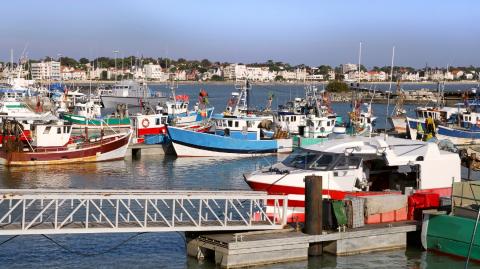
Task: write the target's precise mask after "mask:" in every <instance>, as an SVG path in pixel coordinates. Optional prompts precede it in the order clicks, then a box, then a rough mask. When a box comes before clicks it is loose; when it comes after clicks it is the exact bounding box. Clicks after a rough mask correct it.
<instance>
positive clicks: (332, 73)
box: [328, 70, 335, 80]
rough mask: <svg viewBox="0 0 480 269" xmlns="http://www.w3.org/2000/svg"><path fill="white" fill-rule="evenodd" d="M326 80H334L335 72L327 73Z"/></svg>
mask: <svg viewBox="0 0 480 269" xmlns="http://www.w3.org/2000/svg"><path fill="white" fill-rule="evenodd" d="M328 80H335V70H330V71H328Z"/></svg>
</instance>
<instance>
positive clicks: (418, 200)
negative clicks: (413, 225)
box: [408, 193, 440, 220]
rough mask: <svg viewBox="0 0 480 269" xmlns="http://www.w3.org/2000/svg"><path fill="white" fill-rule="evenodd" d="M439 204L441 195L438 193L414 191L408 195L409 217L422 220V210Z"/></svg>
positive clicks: (436, 206)
mask: <svg viewBox="0 0 480 269" xmlns="http://www.w3.org/2000/svg"><path fill="white" fill-rule="evenodd" d="M439 206H440V195H439V194H438V193H414V194H412V195H410V196H409V197H408V219H410V220H412V219H415V220H421V219H422V210H424V209H432V208H438V207H439Z"/></svg>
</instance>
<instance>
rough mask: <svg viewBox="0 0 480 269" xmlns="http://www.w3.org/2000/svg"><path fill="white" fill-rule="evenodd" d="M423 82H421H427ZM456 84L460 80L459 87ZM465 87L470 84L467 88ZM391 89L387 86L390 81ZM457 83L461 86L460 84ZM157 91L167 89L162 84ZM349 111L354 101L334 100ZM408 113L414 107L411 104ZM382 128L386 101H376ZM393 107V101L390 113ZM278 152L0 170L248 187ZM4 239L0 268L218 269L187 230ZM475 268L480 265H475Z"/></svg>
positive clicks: (4, 176)
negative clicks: (199, 256) (192, 245)
mask: <svg viewBox="0 0 480 269" xmlns="http://www.w3.org/2000/svg"><path fill="white" fill-rule="evenodd" d="M422 86H424V85H422ZM457 86H458V85H457ZM463 86H464V88H462V89H468V88H469V87H471V85H463ZM386 87H388V85H387V86H386ZM458 87H459V86H458ZM154 88H156V89H158V90H162V91H165V92H167V91H168V89H167V88H166V87H165V86H162V85H157V86H154ZM200 88H204V89H205V90H207V91H208V93H209V97H210V98H209V99H210V103H211V105H213V106H215V108H216V109H215V111H216V112H221V111H222V110H223V108H224V107H225V104H226V101H227V98H228V97H229V95H230V92H232V91H234V89H233V87H232V85H216V84H213V85H196V84H194V85H180V86H179V88H178V89H177V94H189V95H190V96H191V103H194V102H195V101H196V98H197V96H198V91H199V90H200ZM269 93H273V94H274V95H275V98H274V102H273V107H276V106H277V105H278V104H282V103H284V102H285V101H287V100H289V99H290V93H291V98H294V97H295V96H303V87H301V86H294V85H291V86H290V85H287V86H283V85H282V86H278V85H271V86H266V85H262V86H258V87H255V86H254V88H253V89H252V100H253V101H254V103H253V105H254V106H257V107H263V106H265V104H266V101H267V96H268V95H269ZM333 108H334V110H335V111H336V112H337V113H339V114H341V115H342V116H344V117H345V116H346V112H347V111H349V110H350V106H349V104H334V105H333ZM407 108H408V110H409V113H411V111H412V109H413V107H407ZM373 109H374V113H375V114H376V116H378V117H379V119H378V124H377V127H379V128H383V126H384V123H385V115H386V110H387V109H386V105H380V104H378V105H374V106H373ZM391 109H393V105H392V106H390V110H391ZM278 158H282V157H281V156H278V157H277V156H269V157H255V158H245V159H237V160H231V159H218V158H216V159H208V158H175V157H173V156H142V157H140V158H139V159H132V158H127V159H126V160H122V161H114V162H105V163H91V164H76V165H62V166H55V165H53V166H43V167H10V168H6V167H0V188H15V189H17V188H44V189H48V188H55V189H62V188H73V189H162V190H171V189H175V190H181V189H186V190H248V189H249V187H248V185H247V184H246V183H245V182H244V180H243V177H242V174H243V173H247V172H251V171H254V170H256V169H258V168H260V167H262V166H268V165H269V164H271V163H274V162H276V161H277V160H278ZM8 239H11V237H6V236H2V237H0V268H72V267H75V268H209V269H210V268H216V266H215V264H213V263H212V262H211V261H201V262H197V260H195V259H193V258H190V257H187V256H186V250H185V239H184V235H183V234H182V233H145V234H138V235H137V234H100V235H88V234H87V235H52V236H49V237H48V238H47V237H43V236H40V235H35V236H18V237H15V238H13V239H11V240H9V241H6V240H8ZM258 268H262V269H263V268H269V269H270V268H271V269H277V268H463V261H462V260H458V259H455V258H452V257H448V256H443V255H438V254H435V253H431V252H425V251H423V250H422V249H421V248H420V246H411V247H409V248H408V249H406V250H395V251H387V252H378V253H371V254H361V255H355V256H347V257H334V256H331V255H327V254H326V255H324V256H323V257H316V258H309V260H308V261H300V262H291V263H285V264H274V265H268V266H261V267H258ZM470 268H480V265H479V264H471V265H470Z"/></svg>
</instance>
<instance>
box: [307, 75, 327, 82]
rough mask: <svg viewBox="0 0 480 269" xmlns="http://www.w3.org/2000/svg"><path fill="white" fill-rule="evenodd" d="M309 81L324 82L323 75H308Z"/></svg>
mask: <svg viewBox="0 0 480 269" xmlns="http://www.w3.org/2000/svg"><path fill="white" fill-rule="evenodd" d="M307 80H317V81H318V80H323V75H320V74H317V75H315V74H313V75H307Z"/></svg>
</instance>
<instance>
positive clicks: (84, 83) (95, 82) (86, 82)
mask: <svg viewBox="0 0 480 269" xmlns="http://www.w3.org/2000/svg"><path fill="white" fill-rule="evenodd" d="M0 82H1V83H6V81H5V80H0ZM116 82H117V81H111V80H92V81H89V80H66V81H39V82H38V83H40V84H51V83H65V84H70V85H78V86H89V85H90V84H91V85H96V86H97V85H113V84H115V83H116ZM146 83H147V84H148V85H167V84H168V83H169V82H161V81H146ZM251 83H252V84H253V85H272V86H276V85H282V86H283V85H295V86H297V85H306V84H317V85H323V84H328V81H308V82H302V81H294V82H275V81H269V82H261V81H252V82H251ZM345 83H347V82H345ZM437 83H438V82H437V81H406V82H401V83H400V85H432V84H434V85H435V84H437ZM479 83H480V82H478V81H474V80H461V81H445V85H458V84H468V85H477V84H479ZM234 84H235V81H231V80H228V81H178V85H234ZM347 84H350V83H347ZM360 84H364V85H365V84H367V85H385V84H387V85H388V84H390V82H388V81H370V82H366V81H365V82H360ZM394 85H395V86H396V82H392V86H394Z"/></svg>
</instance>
